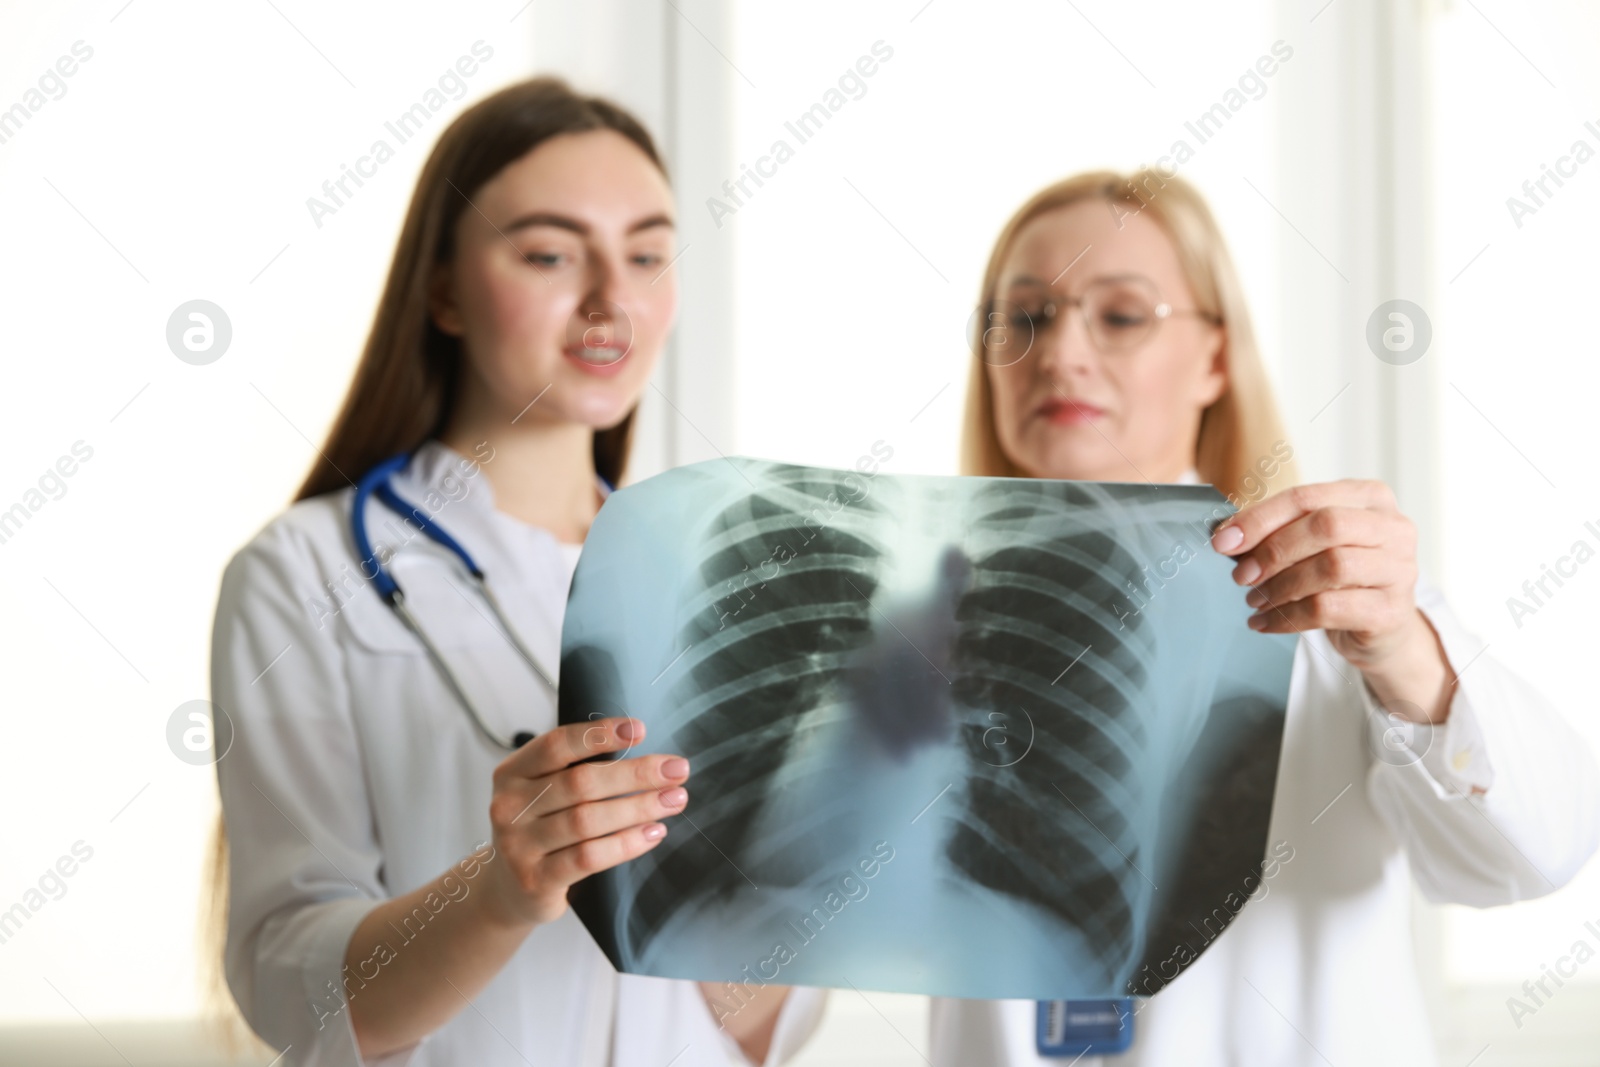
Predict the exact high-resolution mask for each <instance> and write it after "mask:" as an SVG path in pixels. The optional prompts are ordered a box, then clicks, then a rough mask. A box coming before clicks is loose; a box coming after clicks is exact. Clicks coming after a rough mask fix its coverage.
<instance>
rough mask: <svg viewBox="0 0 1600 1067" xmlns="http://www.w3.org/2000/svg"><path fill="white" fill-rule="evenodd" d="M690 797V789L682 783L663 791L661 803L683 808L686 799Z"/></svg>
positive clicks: (670, 806)
mask: <svg viewBox="0 0 1600 1067" xmlns="http://www.w3.org/2000/svg"><path fill="white" fill-rule="evenodd" d="M688 799H689V791H688V790H687V789H685V788H683V787H682V786H681V785H680V786H677V787H675V788H673V789H663V790H662V791H661V803H662V804H663V805H664V806H666V807H669V808H681V807H682V806H683V803H684V801H686V800H688Z"/></svg>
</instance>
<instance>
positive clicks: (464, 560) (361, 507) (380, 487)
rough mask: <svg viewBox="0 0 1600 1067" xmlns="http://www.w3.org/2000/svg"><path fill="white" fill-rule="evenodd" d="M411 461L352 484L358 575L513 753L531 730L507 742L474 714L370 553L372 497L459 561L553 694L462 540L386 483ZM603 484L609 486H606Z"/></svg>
mask: <svg viewBox="0 0 1600 1067" xmlns="http://www.w3.org/2000/svg"><path fill="white" fill-rule="evenodd" d="M410 461H411V453H410V452H402V453H400V454H399V455H396V456H391V457H390V458H389V459H386V460H384V461H383V462H382V463H379V464H378V465H377V466H375V467H373V468H372V469H371V470H370V471H368V472H367V473H366V474H365V475H364V476H363V477H362V478H361V480H360V481H359V482H357V483H356V492H355V499H354V500H353V501H352V503H351V508H350V533H351V536H352V538H353V540H354V541H355V547H356V552H357V554H358V555H359V557H360V559H361V569H362V573H367V572H368V571H370V572H371V574H372V578H371V581H372V584H373V588H374V589H375V590H376V591H377V593H378V596H379V597H380V598H381V599H382V600H383V602H384V603H386V604H388V605H389V607H390V608H391V609H392V610H393V611H394V613H395V615H396V616H398V617H399V619H400V621H401V622H402V623H403V624H404V625H405V627H406V628H407V629H408V630H410V631H411V632H412V633H414V634H416V636H417V640H419V641H421V642H422V646H423V648H424V649H425V650H426V651H427V653H428V657H429V658H430V659H432V660H433V662H434V665H435V666H436V667H437V668H438V669H439V673H440V675H441V676H442V677H443V678H444V680H445V684H446V685H448V686H449V687H450V689H451V691H452V692H453V693H454V694H455V696H456V699H457V700H458V701H459V702H460V703H461V706H462V707H463V708H465V709H466V712H467V715H468V716H469V717H470V718H471V719H472V724H473V726H475V727H476V728H477V730H478V733H480V734H482V735H483V737H484V738H485V739H486V740H488V741H489V742H490V743H491V744H493V745H495V746H497V747H499V748H503V749H506V750H507V751H513V750H515V749H518V748H521V747H522V746H523V745H524V744H526V743H527V742H529V741H531V740H532V739H533V738H534V736H535V735H534V734H533V733H531V732H530V731H527V730H521V731H518V732H517V733H516V734H515V735H514V736H513V737H512V738H511V740H510V741H507V740H505V739H504V738H502V737H501V736H500V735H498V734H496V733H495V732H494V731H493V730H491V729H489V727H488V725H487V724H486V723H485V722H484V721H483V716H482V715H480V714H479V713H478V709H477V707H476V706H475V705H474V704H473V702H472V700H471V698H470V697H468V696H467V690H466V687H465V686H464V685H463V684H462V682H461V679H460V677H459V676H458V675H457V674H456V672H455V670H454V669H453V668H452V667H451V666H450V664H449V662H448V661H447V660H446V659H445V657H444V654H443V652H441V651H440V649H439V647H438V646H437V645H435V644H434V642H433V639H432V638H431V637H429V636H428V634H427V632H426V631H425V630H424V629H423V628H422V625H421V624H420V623H419V622H418V621H417V617H416V614H415V613H414V612H413V611H412V610H411V608H410V606H409V605H407V604H406V598H405V593H404V592H403V591H402V590H401V588H400V584H399V583H398V582H396V581H395V579H394V576H393V575H392V574H390V573H389V572H388V570H387V569H386V568H385V567H384V565H383V563H382V561H380V560H379V559H378V556H377V553H375V552H374V551H373V548H372V540H371V538H370V537H369V536H368V534H367V515H366V512H367V502H368V501H369V500H371V499H373V498H374V497H376V498H377V499H378V500H379V501H380V502H382V503H383V504H384V505H385V506H387V507H388V508H390V509H391V510H393V511H395V512H396V513H397V514H399V515H400V516H401V517H402V518H406V519H409V520H411V521H412V522H413V523H415V524H416V525H417V528H418V529H420V530H421V531H422V533H423V534H424V535H426V536H427V537H428V539H429V540H431V541H433V542H434V543H435V544H437V545H439V546H441V547H443V548H444V549H445V550H446V551H448V552H449V553H450V554H451V555H453V556H455V557H456V558H457V559H458V560H460V561H461V564H462V566H464V567H465V568H466V570H467V574H468V576H469V577H471V579H472V580H473V584H474V585H476V586H477V589H478V592H479V594H480V595H481V596H482V597H483V599H484V601H485V602H486V603H487V604H488V605H489V610H490V611H492V612H493V613H494V617H495V621H496V623H497V624H498V625H499V627H500V630H501V631H502V632H503V633H504V634H505V636H506V639H507V640H508V641H510V643H511V646H512V647H513V648H515V649H516V650H517V653H518V655H520V656H521V657H522V659H523V660H524V661H525V662H526V663H527V664H528V667H529V668H530V669H531V670H532V671H533V673H534V674H535V675H537V676H538V678H539V680H540V681H541V682H543V683H544V684H545V686H546V687H547V688H548V689H549V690H550V694H551V696H555V695H556V692H557V690H556V681H555V678H554V676H552V675H551V673H550V672H549V671H547V670H545V669H544V667H543V666H542V665H541V664H540V663H539V660H538V658H537V657H536V656H534V654H533V652H532V650H530V649H529V648H528V646H527V645H526V644H524V643H523V641H522V638H521V637H520V636H518V634H517V631H516V628H515V627H513V626H512V625H511V622H510V620H509V619H508V618H507V617H506V613H505V609H504V607H503V606H502V605H501V603H500V598H499V597H497V596H495V594H494V590H493V589H492V588H491V587H490V586H489V581H488V578H487V577H486V576H485V575H484V573H483V569H482V568H481V567H479V566H478V564H477V561H475V560H474V559H473V558H472V555H471V553H469V552H468V551H467V550H466V549H465V548H463V547H462V546H461V544H460V542H458V541H457V540H456V539H455V538H453V537H451V536H450V535H449V534H448V533H446V532H445V530H444V528H443V527H441V526H440V525H439V524H438V523H437V522H435V521H434V520H433V519H431V518H429V517H428V515H427V514H426V513H425V512H424V511H423V510H422V509H421V508H418V507H414V506H413V505H411V504H409V503H407V502H406V501H405V500H403V499H401V498H400V496H399V494H397V493H396V492H395V491H394V489H393V487H392V486H391V485H390V484H389V479H390V478H391V477H392V476H393V475H395V474H397V473H399V472H400V471H402V470H404V469H405V467H406V465H407V464H408V463H410ZM606 488H607V489H608V490H609V489H610V486H607V487H606Z"/></svg>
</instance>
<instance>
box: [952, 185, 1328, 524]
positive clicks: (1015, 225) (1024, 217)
mask: <svg viewBox="0 0 1600 1067" xmlns="http://www.w3.org/2000/svg"><path fill="white" fill-rule="evenodd" d="M1089 197H1102V198H1104V199H1105V200H1106V201H1107V202H1108V204H1109V206H1110V207H1111V208H1112V209H1113V210H1122V211H1125V212H1126V214H1128V215H1131V214H1138V213H1143V212H1148V213H1149V215H1150V217H1151V218H1152V219H1153V220H1154V221H1155V222H1156V223H1157V224H1158V225H1159V226H1160V227H1161V228H1162V230H1164V231H1165V232H1166V234H1167V237H1168V238H1169V239H1170V240H1171V241H1172V245H1173V248H1174V249H1175V250H1176V251H1177V253H1178V263H1179V265H1180V266H1181V267H1182V269H1183V274H1184V277H1185V279H1187V281H1188V283H1189V288H1190V290H1192V291H1193V293H1194V299H1195V304H1196V306H1197V307H1198V308H1199V309H1200V310H1202V311H1205V312H1209V313H1210V314H1212V315H1215V316H1217V317H1218V318H1219V319H1220V320H1221V322H1222V328H1223V334H1224V342H1223V353H1224V355H1223V358H1224V363H1225V366H1226V368H1227V387H1226V388H1225V389H1224V391H1223V393H1222V395H1221V396H1219V397H1218V398H1217V399H1216V400H1215V401H1213V402H1212V403H1211V405H1210V406H1209V407H1207V408H1206V409H1205V411H1204V412H1203V413H1202V414H1201V416H1200V430H1199V433H1198V435H1197V437H1196V440H1195V468H1196V469H1197V470H1198V471H1199V474H1200V480H1201V481H1202V482H1210V483H1211V484H1212V485H1214V486H1216V487H1217V489H1218V490H1219V491H1220V492H1221V493H1222V494H1223V495H1224V496H1226V497H1227V498H1228V499H1229V500H1230V501H1232V502H1233V503H1234V504H1235V505H1240V504H1243V503H1246V502H1250V501H1254V500H1258V499H1260V498H1261V497H1262V496H1264V495H1266V494H1265V482H1264V481H1263V480H1262V479H1265V478H1273V479H1275V480H1278V481H1279V482H1281V485H1280V486H1279V488H1283V487H1287V486H1289V485H1293V484H1294V483H1295V481H1296V480H1297V477H1296V472H1295V468H1294V464H1293V460H1292V456H1293V448H1292V447H1289V446H1288V444H1287V442H1286V441H1285V440H1284V436H1283V423H1282V421H1281V420H1280V419H1279V417H1278V408H1277V404H1276V403H1275V402H1274V401H1273V398H1272V389H1271V385H1270V383H1269V382H1268V381H1267V377H1266V372H1265V371H1264V369H1263V368H1262V364H1261V355H1260V352H1259V351H1258V349H1257V348H1256V339H1255V333H1254V331H1253V330H1252V329H1251V328H1250V313H1249V311H1248V309H1247V308H1246V307H1245V301H1244V291H1243V289H1242V288H1241V287H1240V285H1239V276H1238V273H1237V272H1236V271H1235V270H1234V267H1233V260H1232V259H1231V258H1230V257H1229V255H1228V249H1227V246H1226V244H1225V243H1224V242H1223V240H1222V232H1221V230H1219V229H1218V228H1217V222H1216V219H1214V218H1213V217H1212V215H1211V210H1210V209H1209V208H1208V207H1206V202H1205V200H1204V199H1203V198H1202V197H1201V196H1200V194H1199V192H1198V191H1196V190H1195V188H1194V186H1192V185H1190V184H1189V183H1188V182H1186V181H1184V180H1183V179H1182V178H1179V177H1176V176H1167V175H1165V174H1162V173H1161V172H1159V171H1156V170H1152V169H1149V168H1145V169H1141V170H1138V171H1135V172H1134V173H1132V174H1119V173H1117V172H1115V171H1090V172H1087V173H1084V174H1078V175H1075V176H1073V177H1071V178H1067V179H1065V180H1063V181H1059V182H1056V183H1055V184H1053V185H1050V186H1047V187H1046V188H1044V189H1041V190H1040V191H1039V192H1037V193H1035V194H1034V195H1033V197H1032V198H1030V199H1029V200H1028V202H1027V203H1025V204H1023V205H1022V207H1020V208H1019V209H1017V212H1016V214H1014V215H1012V216H1011V219H1010V221H1008V222H1007V223H1006V224H1005V226H1004V227H1003V228H1002V229H1001V230H1000V236H999V237H998V238H997V239H996V240H995V244H994V250H993V251H992V252H990V253H989V265H988V266H987V267H986V268H985V269H984V272H983V287H982V291H981V292H980V294H979V304H980V306H982V305H985V304H987V303H988V302H989V301H990V300H992V299H994V297H995V289H996V287H997V286H998V284H999V281H1000V270H1001V267H1002V265H1003V264H1004V263H1005V260H1006V257H1007V256H1008V255H1009V254H1010V253H1011V247H1012V245H1013V244H1014V243H1015V242H1016V238H1017V234H1018V233H1020V232H1021V231H1022V228H1023V227H1024V226H1026V225H1027V224H1028V223H1029V222H1031V221H1033V220H1034V219H1035V218H1037V217H1038V216H1040V215H1042V214H1044V213H1045V212H1048V211H1054V210H1055V209H1056V208H1061V207H1066V206H1068V205H1070V204H1074V203H1077V202H1078V201H1080V200H1085V199H1087V198H1089ZM1124 217H1126V216H1124ZM985 337H986V332H985V331H982V330H978V331H975V336H974V337H973V339H972V355H973V359H972V370H971V372H970V375H969V377H968V382H967V402H966V412H965V416H964V418H963V420H962V428H961V473H963V474H982V475H991V476H999V477H1012V478H1016V477H1024V476H1025V472H1024V471H1022V470H1021V469H1020V468H1019V467H1018V466H1017V465H1016V464H1015V463H1013V462H1012V460H1011V458H1010V457H1009V456H1007V455H1006V454H1005V452H1004V450H1003V449H1002V448H1001V447H1000V438H999V435H998V433H997V432H996V428H995V421H994V397H993V393H992V391H991V390H990V388H989V375H988V373H987V372H986V370H985V367H986V366H987V364H986V363H985V362H984V358H983V357H984V343H985V341H984V339H985Z"/></svg>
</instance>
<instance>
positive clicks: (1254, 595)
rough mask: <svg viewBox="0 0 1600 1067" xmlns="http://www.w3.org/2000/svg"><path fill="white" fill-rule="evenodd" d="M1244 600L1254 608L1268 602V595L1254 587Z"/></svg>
mask: <svg viewBox="0 0 1600 1067" xmlns="http://www.w3.org/2000/svg"><path fill="white" fill-rule="evenodd" d="M1244 602H1245V603H1246V604H1248V605H1249V606H1250V607H1252V608H1259V607H1260V606H1261V605H1263V604H1265V603H1266V602H1267V597H1266V594H1265V593H1263V592H1262V591H1261V590H1259V589H1252V590H1250V591H1249V592H1248V593H1246V594H1245V595H1244Z"/></svg>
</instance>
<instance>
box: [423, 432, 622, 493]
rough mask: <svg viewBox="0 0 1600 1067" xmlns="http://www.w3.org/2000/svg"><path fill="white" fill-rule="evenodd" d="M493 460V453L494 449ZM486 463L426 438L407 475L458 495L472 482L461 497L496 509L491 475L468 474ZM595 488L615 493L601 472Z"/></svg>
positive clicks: (437, 488) (480, 471) (425, 489)
mask: <svg viewBox="0 0 1600 1067" xmlns="http://www.w3.org/2000/svg"><path fill="white" fill-rule="evenodd" d="M490 455H491V460H485V461H484V463H487V462H491V461H492V457H493V453H492V452H491V453H490ZM483 465H484V464H483V463H479V462H478V461H477V460H475V459H470V458H468V457H466V456H464V455H462V454H461V453H460V452H457V451H456V450H455V449H453V448H451V447H450V446H449V445H447V444H445V443H444V442H443V441H440V440H439V439H438V438H437V437H434V438H430V439H428V440H427V441H424V442H423V443H422V444H421V445H419V446H418V447H417V450H416V451H415V452H414V453H412V456H411V463H410V464H409V465H408V466H407V467H406V469H405V472H404V475H403V477H406V478H408V479H410V481H411V482H412V484H413V485H415V486H416V487H418V488H419V489H422V490H423V491H427V490H429V489H433V490H436V491H438V492H440V493H442V494H444V495H445V496H447V497H452V498H453V497H454V496H455V494H458V493H460V492H461V488H460V487H461V484H462V483H463V482H465V483H466V484H467V485H468V487H469V488H468V490H467V494H466V496H464V497H462V498H461V500H462V502H464V503H469V504H470V506H472V507H474V508H478V509H487V510H490V511H493V510H494V488H493V487H492V486H491V485H490V484H489V479H487V478H483V477H480V476H479V475H481V474H482V473H483V472H482V470H481V469H480V470H478V471H476V472H474V473H473V475H472V476H471V477H468V475H467V472H468V471H471V470H472V468H473V467H474V466H478V467H479V468H481V467H482V466H483ZM594 482H595V488H596V489H598V490H600V498H601V499H602V500H603V499H605V498H606V497H608V496H610V495H611V487H610V486H608V485H606V483H605V479H603V478H601V477H600V476H599V475H596V476H595V479H594Z"/></svg>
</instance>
